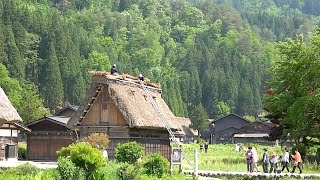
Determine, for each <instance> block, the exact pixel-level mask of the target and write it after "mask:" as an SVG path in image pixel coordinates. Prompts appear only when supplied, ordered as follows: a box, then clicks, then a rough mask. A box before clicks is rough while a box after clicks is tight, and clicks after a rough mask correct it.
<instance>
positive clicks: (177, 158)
mask: <svg viewBox="0 0 320 180" xmlns="http://www.w3.org/2000/svg"><path fill="white" fill-rule="evenodd" d="M181 158H182V157H181V149H172V163H174V164H181V161H182V159H181Z"/></svg>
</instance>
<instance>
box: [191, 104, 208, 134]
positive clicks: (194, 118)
mask: <svg viewBox="0 0 320 180" xmlns="http://www.w3.org/2000/svg"><path fill="white" fill-rule="evenodd" d="M190 119H191V123H192V128H194V129H197V130H198V132H199V133H198V138H200V136H201V133H202V132H204V131H206V130H207V129H208V127H209V126H208V125H209V121H208V119H209V117H208V114H207V112H206V110H205V109H204V107H203V106H202V104H198V105H197V106H196V107H195V109H194V110H193V111H192V113H191V116H190Z"/></svg>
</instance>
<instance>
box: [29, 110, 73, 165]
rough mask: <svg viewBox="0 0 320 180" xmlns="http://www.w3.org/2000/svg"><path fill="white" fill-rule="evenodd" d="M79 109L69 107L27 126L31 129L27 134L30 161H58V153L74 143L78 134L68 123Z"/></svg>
mask: <svg viewBox="0 0 320 180" xmlns="http://www.w3.org/2000/svg"><path fill="white" fill-rule="evenodd" d="M77 108H78V107H77V106H67V107H65V108H63V109H62V110H60V111H58V112H57V113H56V114H54V115H52V116H45V117H43V118H41V119H39V120H37V121H34V122H31V123H28V124H26V127H28V128H29V129H31V132H28V133H26V134H27V159H28V160H47V161H51V160H56V159H57V154H56V151H57V150H59V149H60V148H62V147H65V146H68V145H69V144H71V143H73V142H74V140H75V139H76V134H75V133H74V131H72V130H71V129H70V128H68V127H67V123H68V121H69V119H70V117H71V116H72V115H73V113H74V112H75V111H76V110H77Z"/></svg>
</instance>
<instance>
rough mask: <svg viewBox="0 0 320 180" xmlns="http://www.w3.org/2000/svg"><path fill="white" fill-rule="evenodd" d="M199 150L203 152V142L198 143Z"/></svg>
mask: <svg viewBox="0 0 320 180" xmlns="http://www.w3.org/2000/svg"><path fill="white" fill-rule="evenodd" d="M200 152H203V144H200Z"/></svg>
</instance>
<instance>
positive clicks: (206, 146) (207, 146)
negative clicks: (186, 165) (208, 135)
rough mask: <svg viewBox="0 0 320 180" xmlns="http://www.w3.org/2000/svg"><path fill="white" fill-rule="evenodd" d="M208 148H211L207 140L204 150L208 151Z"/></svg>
mask: <svg viewBox="0 0 320 180" xmlns="http://www.w3.org/2000/svg"><path fill="white" fill-rule="evenodd" d="M208 148H209V145H208V142H206V144H204V151H205V152H206V153H208Z"/></svg>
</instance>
